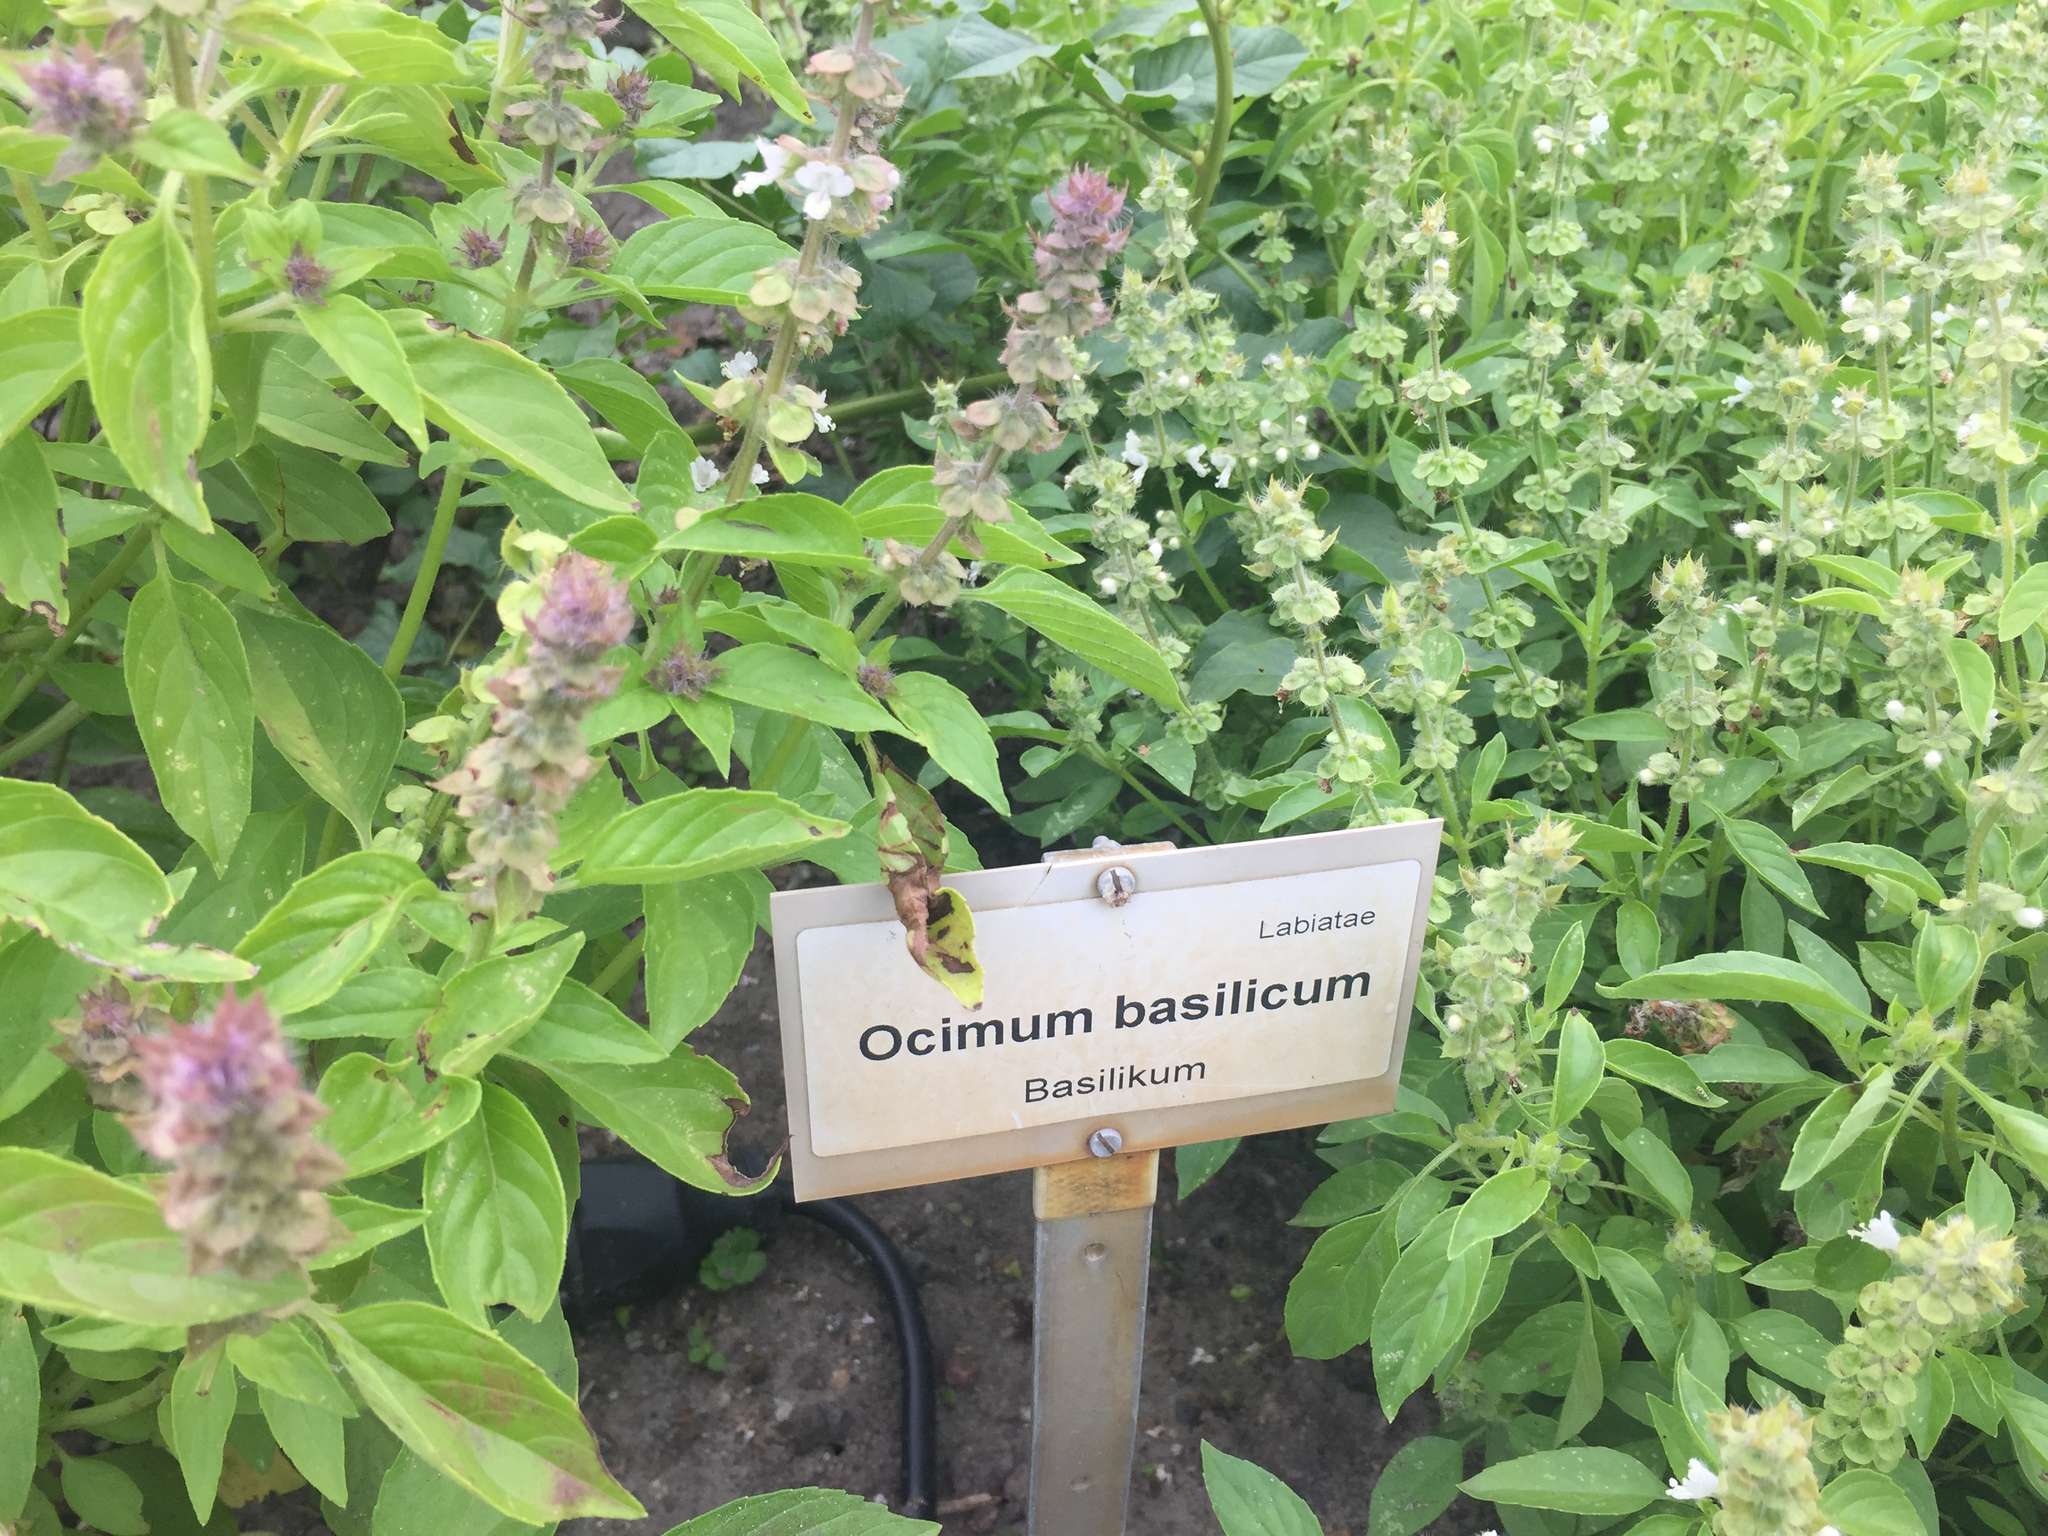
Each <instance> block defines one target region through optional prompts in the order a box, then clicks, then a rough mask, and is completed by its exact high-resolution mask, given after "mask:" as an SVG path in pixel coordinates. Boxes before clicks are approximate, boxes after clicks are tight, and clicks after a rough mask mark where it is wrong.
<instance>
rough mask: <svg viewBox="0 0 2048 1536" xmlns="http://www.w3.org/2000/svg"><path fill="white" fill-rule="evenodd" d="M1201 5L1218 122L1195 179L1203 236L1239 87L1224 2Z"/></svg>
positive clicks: (1191, 219) (1195, 221)
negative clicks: (1233, 71) (1212, 64)
mask: <svg viewBox="0 0 2048 1536" xmlns="http://www.w3.org/2000/svg"><path fill="white" fill-rule="evenodd" d="M1198 3H1199V4H1200V6H1201V8H1202V26H1203V27H1204V28H1205V29H1206V30H1207V31H1208V34H1209V55H1210V57H1211V58H1213V59H1214V60H1215V61H1216V119H1215V121H1214V122H1212V123H1210V125H1209V144H1208V147H1207V148H1206V149H1204V150H1203V151H1202V163H1201V169H1200V170H1199V171H1198V172H1197V173H1196V177H1195V202H1194V206H1193V207H1192V208H1191V209H1189V210H1188V228H1189V229H1191V230H1193V231H1195V232H1196V233H1197V234H1200V233H1201V229H1202V216H1203V215H1204V214H1206V213H1207V212H1208V211H1209V202H1210V199H1212V198H1213V197H1215V195H1216V184H1217V182H1219V181H1221V180H1222V179H1223V157H1224V156H1225V155H1226V154H1228V153H1229V152H1230V129H1231V123H1232V118H1231V104H1232V103H1233V102H1234V101H1236V100H1237V87H1236V84H1235V82H1234V81H1233V79H1232V78H1231V72H1230V71H1231V58H1230V27H1229V25H1228V23H1226V22H1225V20H1224V18H1223V0H1198ZM1410 4H1411V6H1412V5H1413V0H1410Z"/></svg>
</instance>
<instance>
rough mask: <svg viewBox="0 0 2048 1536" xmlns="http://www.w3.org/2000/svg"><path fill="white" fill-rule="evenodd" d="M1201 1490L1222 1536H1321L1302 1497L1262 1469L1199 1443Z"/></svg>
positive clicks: (1319, 1528) (1320, 1528) (1321, 1528)
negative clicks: (1221, 1530) (1200, 1450)
mask: <svg viewBox="0 0 2048 1536" xmlns="http://www.w3.org/2000/svg"><path fill="white" fill-rule="evenodd" d="M1202 1486H1203V1488H1204V1489H1206V1490H1207V1492H1208V1494H1209V1507H1210V1508H1211V1509H1213V1510H1214V1511H1215V1512H1216V1523H1217V1524H1218V1525H1220V1526H1222V1527H1223V1536H1323V1526H1322V1522H1321V1521H1319V1520H1318V1519H1316V1517H1315V1512H1314V1511H1313V1510H1311V1509H1310V1508H1309V1507H1308V1505H1306V1504H1304V1503H1303V1502H1302V1500H1301V1496H1300V1495H1299V1494H1297V1493H1296V1492H1295V1491H1294V1490H1293V1489H1292V1488H1289V1487H1288V1486H1287V1485H1286V1484H1285V1483H1283V1482H1281V1481H1280V1479H1279V1478H1277V1477H1275V1476H1274V1475H1273V1474H1272V1473H1270V1472H1268V1471H1267V1470H1266V1469H1265V1468H1264V1467H1259V1466H1254V1465H1253V1464H1252V1463H1251V1462H1249V1461H1240V1460H1238V1459H1237V1458H1236V1457H1235V1456H1226V1455H1225V1454H1224V1453H1223V1452H1221V1451H1219V1450H1217V1449H1216V1447H1215V1446H1213V1445H1211V1444H1210V1443H1209V1442H1208V1441H1206V1440H1204V1441H1203V1442H1202Z"/></svg>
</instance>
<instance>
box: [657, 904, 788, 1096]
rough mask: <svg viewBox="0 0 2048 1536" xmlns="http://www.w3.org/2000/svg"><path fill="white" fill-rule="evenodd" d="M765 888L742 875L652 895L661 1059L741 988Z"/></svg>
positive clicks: (658, 1034)
mask: <svg viewBox="0 0 2048 1536" xmlns="http://www.w3.org/2000/svg"><path fill="white" fill-rule="evenodd" d="M766 885H767V882H766V881H764V880H763V879H762V878H761V877H760V876H759V875H758V874H755V873H754V872H753V871H752V870H743V871H738V872H735V873H733V874H726V875H712V876H709V877H707V878H705V879H701V880H681V881H676V882H673V883H671V884H666V885H650V886H648V887H647V898H646V901H647V1024H648V1030H649V1031H650V1032H651V1034H650V1038H651V1040H652V1042H653V1044H654V1045H655V1047H656V1048H657V1051H658V1052H659V1053H661V1054H664V1055H665V1054H666V1053H667V1052H669V1051H672V1050H674V1049H675V1047H676V1046H677V1045H678V1044H679V1043H680V1042H681V1041H682V1040H684V1039H685V1038H686V1037H688V1035H689V1034H690V1032H691V1031H692V1030H694V1029H696V1028H697V1026H698V1025H700V1024H702V1023H704V1022H705V1021H706V1020H707V1019H709V1018H710V1017H711V1016H712V1015H713V1014H714V1013H716V1012H717V1011H718V1009H719V1006H720V1005H721V1004H723V1003H724V1001H725V999H726V997H727V995H728V994H729V993H730V992H731V991H732V989H733V986H734V984H735V983H737V982H738V981H739V979H740V972H741V971H742V970H744V969H745V968H746V964H747V957H748V956H749V955H751V954H752V953H753V952H754V930H755V921H754V918H755V913H756V912H758V911H760V910H761V908H762V898H763V897H764V896H765V894H766Z"/></svg>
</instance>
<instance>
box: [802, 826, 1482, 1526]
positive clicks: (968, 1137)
mask: <svg viewBox="0 0 2048 1536" xmlns="http://www.w3.org/2000/svg"><path fill="white" fill-rule="evenodd" d="M1441 834H1442V827H1441V824H1440V823H1437V822H1413V823H1406V824H1402V825H1397V826H1386V827H1371V828H1359V829H1353V830H1350V831H1344V832H1325V833H1316V834H1312V835H1309V836H1305V837H1292V838H1279V839H1274V840H1272V841H1268V842H1260V843H1245V844H1238V845H1233V846H1230V847H1222V848H1198V849H1175V848H1173V847H1171V846H1170V845H1166V844H1147V845H1142V846H1132V847H1118V846H1117V845H1115V844H1114V843H1109V842H1108V841H1107V840H1106V839H1105V840H1099V841H1098V842H1097V844H1096V846H1095V847H1094V848H1092V849H1088V850H1085V851H1080V852H1072V853H1054V854H1048V855H1046V857H1045V860H1044V862H1043V863H1041V864H1035V865H1023V866H1018V867H1015V868H1009V869H993V870H981V871H974V872H970V873H965V874H958V875H949V876H948V880H949V883H950V884H951V885H952V886H954V887H955V888H957V889H958V890H959V892H960V893H961V895H962V896H964V897H965V898H966V900H967V902H968V904H969V906H970V907H971V908H972V910H973V912H974V915H975V933H974V948H975V953H976V956H977V958H978V959H979V962H980V964H981V967H982V970H983V973H984V977H985V985H984V987H983V991H982V996H981V998H980V999H979V1000H978V1001H977V1002H975V1003H974V1004H972V1005H971V1006H968V1005H963V1004H962V1002H961V1001H960V1000H959V998H958V997H956V996H955V995H954V994H953V993H952V992H951V991H950V990H948V989H944V988H941V987H938V986H935V985H934V984H933V982H932V981H931V980H930V979H929V978H928V977H926V976H925V975H924V973H923V972H921V971H918V970H916V969H914V968H911V967H906V966H904V965H902V964H901V963H900V957H901V955H902V953H903V946H904V929H903V925H902V923H901V922H900V921H899V920H898V919H897V916H896V913H895V909H894V906H893V904H892V902H891V899H890V896H889V893H888V891H887V890H886V889H885V888H884V887H882V886H842V887H838V888H829V889H828V888H820V889H812V890H801V891H780V892H777V893H776V894H775V895H774V896H773V897H772V898H771V900H772V902H773V928H774V933H775V966H776V981H777V990H778V992H779V994H780V997H781V1005H782V1033H783V1054H784V1061H785V1064H786V1070H787V1072H788V1077H789V1107H790V1168H791V1171H792V1174H793V1175H794V1177H795V1180H796V1193H797V1198H798V1199H800V1200H808V1199H815V1198H819V1197H823V1196H828V1195H843V1194H858V1193H861V1192H863V1191H866V1190H875V1189H893V1188H900V1187H903V1186H906V1185H913V1184H928V1183H935V1182H939V1181H942V1180H947V1179H958V1178H970V1177H974V1176H977V1175H981V1174H988V1173H999V1172H1004V1171H1007V1170H1012V1169H1023V1168H1029V1169H1031V1170H1033V1174H1032V1212H1033V1215H1034V1216H1035V1217H1036V1218H1037V1240H1036V1262H1037V1306H1036V1309H1035V1314H1034V1315H1035V1317H1036V1318H1037V1319H1038V1327H1037V1330H1036V1335H1035V1341H1034V1356H1035V1359H1034V1367H1033V1377H1032V1394H1033V1399H1034V1401H1033V1412H1032V1415H1031V1423H1032V1443H1031V1518H1030V1529H1031V1532H1032V1536H1116V1533H1119V1532H1121V1531H1122V1530H1123V1525H1124V1515H1125V1510H1126V1505H1127V1501H1128V1497H1129V1492H1130V1480H1131V1462H1132V1450H1133V1445H1134V1440H1135V1436H1136V1432H1137V1414H1138V1379H1139V1366H1140V1363H1141V1361H1142V1358H1143V1352H1144V1330H1145V1290H1146V1284H1147V1280H1148V1265H1149V1259H1150V1252H1151V1234H1152V1207H1153V1203H1154V1201H1155V1200H1156V1198H1157V1195H1158V1188H1159V1154H1160V1152H1161V1150H1162V1149H1164V1148H1167V1147H1173V1146H1182V1145H1185V1144H1187V1143H1190V1142H1198V1141H1211V1140H1216V1139H1219V1138H1222V1137H1228V1136H1244V1135H1251V1134H1255V1133H1258V1132H1261V1131H1275V1130H1284V1129H1288V1128H1290V1127H1295V1126H1303V1125H1322V1124H1327V1123H1329V1122H1331V1121H1334V1120H1344V1119H1351V1118H1355V1117H1358V1116H1363V1115H1372V1114H1383V1113H1385V1112H1386V1111H1388V1110H1390V1109H1392V1108H1393V1104H1394V1094H1395V1088H1396V1084H1397V1083H1398V1082H1399V1079H1400V1073H1401V1053H1402V1049H1403V1047H1404V1045H1405V1044H1406V1039H1407V1031H1408V1016H1409V1012H1410V1009H1411V1008H1412V1007H1413V1004H1414V997H1415V981H1416V972H1417V969H1418V967H1419V964H1420V961H1421V950H1422V936H1423V927H1424V923H1423V917H1424V914H1425V913H1426V911H1427V908H1428V899H1429V886H1430V880H1431V877H1432V874H1433V872H1434V871H1435V868H1436V857H1437V847H1438V843H1439V841H1440V838H1441ZM848 976H858V977H860V978H861V980H862V984H861V985H860V986H859V987H848V986H846V985H845V978H846V977H848ZM906 1109H908V1110H911V1111H913V1112H912V1113H905V1111H906ZM1053 1403H1057V1404H1058V1406H1059V1411H1058V1412H1056V1413H1055V1412H1049V1411H1040V1410H1041V1408H1042V1407H1043V1406H1044V1405H1047V1404H1053Z"/></svg>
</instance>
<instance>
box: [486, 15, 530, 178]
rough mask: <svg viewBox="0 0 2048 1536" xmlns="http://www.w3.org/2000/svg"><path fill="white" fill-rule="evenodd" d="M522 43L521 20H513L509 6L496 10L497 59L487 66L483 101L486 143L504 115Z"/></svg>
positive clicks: (492, 138) (491, 140) (494, 139)
mask: <svg viewBox="0 0 2048 1536" xmlns="http://www.w3.org/2000/svg"><path fill="white" fill-rule="evenodd" d="M525 43H526V27H525V24H524V23H522V22H519V21H515V20H514V19H513V16H512V12H511V9H510V7H506V8H504V9H502V10H500V11H499V12H498V60H497V63H496V64H495V65H494V66H493V67H492V69H491V94H490V98H489V99H488V100H487V101H486V102H485V103H484V121H483V137H484V142H485V143H487V144H495V143H496V142H497V140H498V127H499V122H500V120H501V119H502V118H503V117H504V115H505V96H506V93H507V92H509V91H510V90H511V89H512V77H513V76H514V75H515V74H516V73H517V72H518V69H519V61H520V59H521V57H522V56H523V54H524V49H525Z"/></svg>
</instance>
